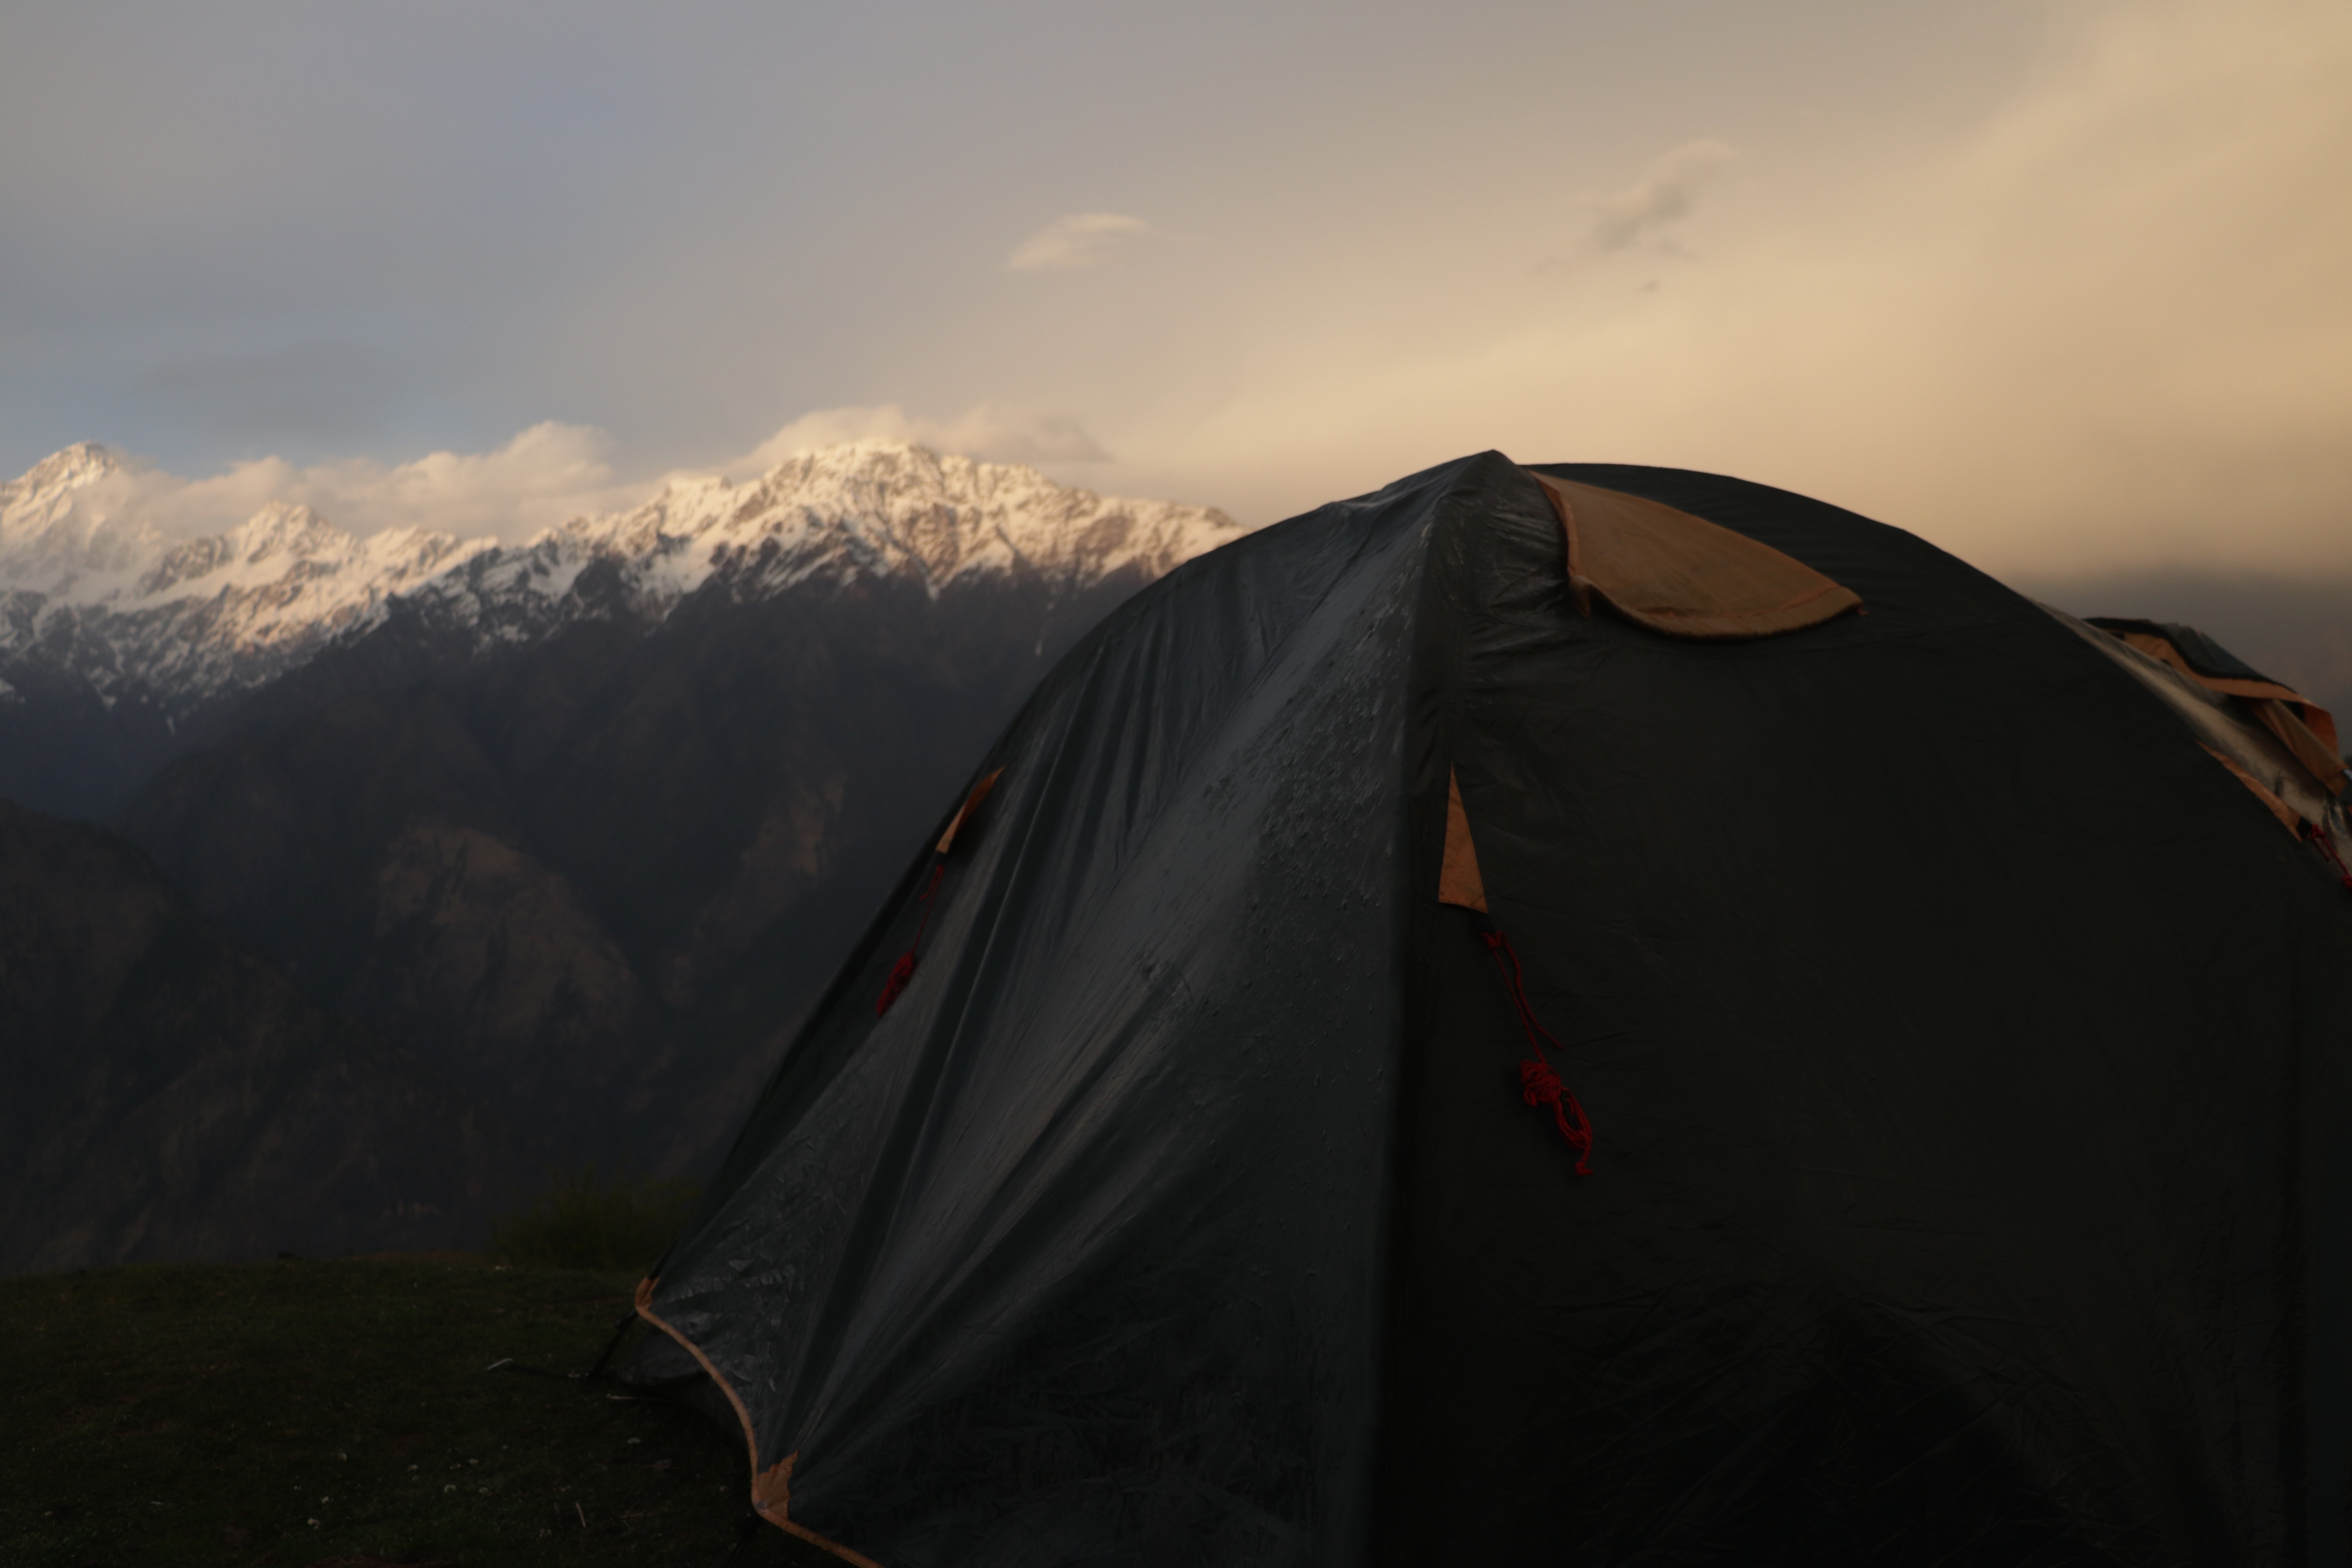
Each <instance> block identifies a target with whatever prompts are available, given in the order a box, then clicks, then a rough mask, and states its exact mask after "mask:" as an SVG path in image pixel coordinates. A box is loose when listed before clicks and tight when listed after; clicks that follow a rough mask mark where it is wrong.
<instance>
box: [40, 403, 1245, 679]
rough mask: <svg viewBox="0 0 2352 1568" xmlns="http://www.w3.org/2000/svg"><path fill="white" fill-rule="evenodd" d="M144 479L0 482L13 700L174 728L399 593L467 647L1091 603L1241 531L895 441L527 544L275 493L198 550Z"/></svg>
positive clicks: (100, 465) (100, 464)
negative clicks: (707, 603)
mask: <svg viewBox="0 0 2352 1568" xmlns="http://www.w3.org/2000/svg"><path fill="white" fill-rule="evenodd" d="M139 477H140V476H139V474H138V471H137V470H136V469H134V468H131V466H130V465H129V464H127V463H126V462H125V461H124V460H123V459H122V458H119V457H118V456H116V455H115V454H113V453H111V452H110V451H109V450H107V449H106V448H105V447H99V446H96V445H91V444H85V445H82V446H78V447H68V448H67V449H66V450H64V451H61V452H58V453H57V454H55V455H54V456H52V457H50V458H46V459H44V460H43V461H42V462H40V463H39V464H37V465H36V466H35V467H34V468H32V469H31V470H30V471H29V472H27V473H26V474H25V475H24V476H23V477H22V478H21V479H16V480H13V481H11V482H9V483H7V484H5V485H0V705H5V704H6V703H8V702H10V701H11V700H22V699H21V697H20V696H19V694H18V692H17V690H16V685H20V684H22V683H23V681H24V679H25V673H26V671H27V670H28V669H37V670H40V671H44V672H46V673H47V674H48V675H49V676H51V677H56V676H60V675H62V676H67V677H68V678H75V679H78V681H79V682H87V684H88V687H89V689H90V690H91V691H92V692H93V693H94V694H95V695H96V696H97V698H98V699H99V700H100V701H101V702H103V703H105V704H106V705H107V706H109V707H111V706H113V705H114V704H115V703H116V702H117V701H121V700H132V701H136V702H138V703H140V704H142V705H143V706H145V707H147V708H150V709H152V710H154V711H156V712H157V713H158V714H159V715H160V716H162V717H163V718H164V719H165V720H166V721H169V720H170V719H172V718H173V716H175V715H182V714H184V713H186V712H188V711H190V710H194V709H196V708H200V707H203V706H205V704H207V703H209V702H211V701H213V700H216V699H219V698H221V697H224V696H227V695H231V694H234V693H235V692H236V691H239V690H242V689H249V688H252V687H255V686H257V685H260V684H262V683H264V682H267V681H268V680H271V679H275V678H277V677H278V676H280V675H283V674H285V673H286V672H288V671H289V670H290V669H292V668H296V667H298V666H299V665H301V664H303V663H305V662H307V661H308V660H309V659H310V658H313V657H315V656H316V655H317V654H319V653H320V652H321V651H323V650H324V649H325V648H327V647H331V646H334V645H335V644H337V643H339V642H343V641H347V640H350V639H352V638H354V637H360V636H362V635H364V634H365V633H366V632H368V631H369V630H371V629H372V628H373V627H374V626H378V625H380V624H382V623H383V620H384V619H385V617H386V616H387V615H388V614H389V613H390V611H391V608H392V606H394V605H395V604H396V603H402V602H405V603H406V604H407V605H410V606H412V607H413V608H414V609H415V611H416V612H417V613H418V614H419V615H420V616H422V617H423V618H424V620H425V622H426V623H427V624H428V625H432V626H436V627H438V628H442V629H446V630H449V631H454V632H457V633H460V634H462V635H464V636H466V637H467V638H468V639H469V640H471V641H473V642H474V643H475V644H476V645H477V646H483V645H488V644H491V643H507V644H511V643H515V642H521V641H530V640H535V639H536V638H538V637H542V636H545V635H547V634H548V633H549V632H551V631H552V630H554V629H556V628H558V627H560V626H563V625H566V624H568V623H570V622H572V621H574V620H577V619H581V618H583V617H589V616H616V615H617V616H627V617H630V618H632V619H635V620H637V621H639V622H643V623H657V622H659V621H660V620H661V619H662V618H664V617H666V616H667V615H668V614H669V613H670V611H671V610H673V609H674V608H676V606H677V605H678V604H679V603H680V602H681V601H682V600H684V599H685V598H686V597H688V595H692V594H694V593H695V592H697V591H698V590H699V589H701V588H703V587H704V586H705V585H706V584H719V585H720V586H721V590H722V591H723V592H725V593H726V594H728V595H730V597H732V598H734V599H737V600H745V599H756V598H760V597H764V596H766V595H771V594H773V593H777V592H780V591H782V589H785V588H788V587H792V586H793V585H795V584H805V583H810V582H812V581H813V580H814V581H827V580H830V581H839V582H848V581H850V580H853V579H855V578H857V577H859V576H875V577H897V578H901V579H906V580H909V581H912V582H915V583H918V584H921V585H922V586H923V588H924V589H925V590H926V591H927V592H928V593H929V595H931V596H932V597H934V598H936V597H937V596H938V595H940V593H941V592H942V591H944V590H946V589H948V588H950V587H951V586H953V585H954V584H958V583H959V582H961V581H965V580H971V579H974V578H978V577H986V576H1013V575H1019V576H1034V578H1036V579H1039V580H1042V581H1043V582H1044V583H1045V584H1048V585H1049V586H1051V587H1052V588H1054V589H1055V590H1056V591H1058V592H1063V593H1070V592H1080V591H1083V590H1085V589H1087V588H1088V587H1091V586H1093V585H1095V584H1099V583H1101V582H1103V581H1104V580H1105V579H1107V578H1109V577H1111V576H1113V575H1115V574H1120V573H1122V572H1129V573H1132V574H1134V575H1135V576H1136V577H1137V578H1138V580H1139V581H1148V580H1150V578H1153V577H1157V576H1159V575H1160V574H1162V573H1165V572H1166V571H1168V570H1169V569H1170V568H1171V567H1173V566H1175V565H1176V564H1177V563H1180V562H1181V561H1183V560H1185V559H1187V558H1189V557H1190V556H1192V555H1195V554H1198V553H1200V552H1202V551H1204V550H1209V549H1213V548H1214V547H1215V546H1216V545H1218V544H1221V543H1223V542H1225V541H1227V540H1229V539H1232V538H1234V537H1235V536H1237V535H1238V533H1239V532H1240V531H1241V530H1240V528H1239V526H1238V525H1237V524H1235V523H1234V521H1232V520H1231V519H1229V518H1227V517H1225V516H1224V515H1223V514H1222V513H1220V512H1217V511H1214V510H1210V509H1206V508H1202V507H1193V506H1181V505H1176V504H1172V503H1169V502H1162V501H1140V500H1119V499H1117V498H1110V497H1104V496H1098V495H1096V494H1095V493H1093V492H1092V491H1089V490H1082V489H1070V488H1067V487H1065V486H1062V485H1058V484H1055V482H1054V481H1052V480H1051V479H1046V478H1045V476H1044V475H1043V474H1040V473H1038V472H1037V471H1036V470H1034V469H1033V468H1019V467H1011V466H1004V465H998V464H992V463H981V462H974V461H972V460H971V459H969V458H955V457H944V456H941V455H940V454H939V453H936V452H932V451H930V450H929V449H927V448H924V447H916V446H911V445H908V444H905V443H898V442H859V443H854V444H851V445H846V446H841V447H830V448H827V449H824V450H823V451H817V452H812V453H808V454H804V455H803V456H799V457H795V458H791V459H789V460H787V461H786V462H784V463H782V464H781V465H779V466H778V467H776V468H773V469H772V470H770V471H769V472H768V473H767V474H765V475H763V476H761V478H759V479H755V480H751V481H749V482H745V483H730V481H728V480H726V479H718V478H692V479H673V480H672V481H670V482H669V483H668V484H667V486H666V487H665V488H664V489H662V491H661V493H660V494H658V495H656V497H654V499H652V500H648V501H646V503H645V504H644V505H642V506H639V507H637V508H635V509H634V510H628V511H623V512H616V513H611V514H607V515H604V516H596V517H583V518H579V519H575V520H574V521H571V522H568V523H565V524H563V525H562V526H561V527H558V528H554V529H550V530H548V531H544V532H542V533H541V534H540V535H539V536H538V537H537V538H535V539H533V540H531V541H530V542H529V543H526V544H522V545H517V546H506V545H501V544H499V542H497V541H495V540H490V539H473V540H461V539H458V538H457V537H455V536H454V535H451V534H446V533H437V532H433V531H427V530H424V529H414V528H411V529H397V530H391V531H385V532H382V533H377V534H374V535H372V536H370V537H367V538H361V537H359V536H357V535H355V534H352V533H351V532H350V531H346V530H344V529H341V528H339V527H337V526H335V524H334V523H333V522H332V521H330V520H328V519H326V518H322V517H320V516H319V515H318V514H317V513H316V512H314V511H312V510H310V509H309V508H307V507H301V506H290V505H286V504H284V503H275V504H273V505H271V506H269V507H268V508H266V509H264V510H262V511H260V512H258V513H257V514H256V515H255V516H253V517H252V518H250V519H249V520H247V521H246V522H244V523H242V524H240V525H238V526H237V527H236V528H234V529H231V530H229V531H226V532H225V533H219V534H211V535H203V536H187V535H183V534H178V533H175V532H173V531H172V530H170V529H169V528H168V527H167V526H164V525H161V524H159V523H157V522H155V521H152V520H151V519H150V518H149V516H148V515H147V513H146V510H145V509H144V508H143V507H142V504H141V501H142V490H141V488H140V485H139V483H138V480H139ZM583 578H586V579H588V581H586V582H583ZM591 587H593V592H585V591H583V589H587V588H591ZM12 676H13V677H15V678H16V684H10V678H11V677H12Z"/></svg>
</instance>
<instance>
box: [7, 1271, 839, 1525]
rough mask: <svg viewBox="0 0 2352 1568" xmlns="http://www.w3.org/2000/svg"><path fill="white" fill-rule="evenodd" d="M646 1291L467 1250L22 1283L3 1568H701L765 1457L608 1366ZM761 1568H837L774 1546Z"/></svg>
mask: <svg viewBox="0 0 2352 1568" xmlns="http://www.w3.org/2000/svg"><path fill="white" fill-rule="evenodd" d="M635 1283H636V1280H635V1276H634V1275H633V1274H626V1273H615V1272H610V1271H593V1270H583V1269H564V1268H499V1267H494V1266H492V1265H491V1264H489V1263H488V1262H487V1261H485V1260H483V1259H480V1258H466V1257H460V1256H456V1255H451V1256H446V1257H438V1256H425V1257H412V1258H350V1259H343V1260H339V1261H333V1262H295V1261H289V1262H280V1263H261V1264H236V1265H217V1266H215V1265H182V1266H170V1267H152V1268H113V1269H100V1270H94V1271H90V1272H85V1273H79V1274H60V1275H47V1276H35V1277H31V1278H26V1279H5V1280H0V1316H5V1321H7V1322H8V1323H9V1324H10V1325H11V1330H12V1336H11V1337H12V1338H13V1339H14V1340H15V1342H16V1343H15V1347H14V1351H13V1353H12V1354H10V1355H9V1356H8V1357H7V1358H6V1360H5V1365H0V1454H5V1456H6V1459H5V1465H0V1562H5V1563H10V1564H26V1565H30V1564H74V1565H79V1564H84V1563H102V1564H108V1565H110V1568H111V1565H113V1564H139V1563H170V1564H182V1563H191V1564H193V1563H236V1564H257V1563H271V1564H291V1565H296V1568H363V1565H373V1564H393V1563H400V1564H410V1565H415V1568H425V1565H426V1564H448V1565H451V1568H456V1565H457V1564H467V1563H695V1564H700V1565H705V1568H718V1565H719V1564H720V1563H725V1562H726V1561H727V1560H728V1557H729V1554H730V1552H732V1551H733V1550H734V1549H735V1547H736V1544H737V1542H738V1540H739V1534H738V1529H737V1526H738V1524H739V1522H740V1521H741V1520H742V1519H743V1518H744V1517H745V1513H746V1502H745V1487H746V1477H745V1473H744V1468H743V1461H742V1458H741V1456H740V1448H739V1447H737V1446H736V1445H735V1444H733V1443H731V1442H730V1441H729V1440H728V1438H727V1437H726V1436H724V1435H722V1434H721V1433H719V1431H718V1430H717V1429H716V1428H714V1427H712V1426H709V1425H708V1424H707V1423H705V1422H704V1421H703V1420H702V1418H701V1417H699V1416H697V1415H692V1414H690V1413H688V1411H685V1410H683V1409H681V1408H678V1407H677V1406H674V1405H668V1404H665V1403H659V1402H651V1401H645V1400H635V1399H620V1398H614V1394H616V1393H618V1392H620V1391H618V1390H616V1389H615V1388H614V1386H613V1385H612V1384H606V1383H588V1382H585V1381H583V1380H580V1379H577V1378H568V1377H564V1376H561V1375H554V1376H534V1375H528V1374H523V1373H518V1372H516V1371H515V1370H513V1369H512V1368H506V1369H501V1370H499V1371H496V1372H491V1371H486V1370H485V1369H486V1368H488V1366H489V1365H490V1364H491V1363H493V1362H497V1361H500V1360H502V1359H505V1358H508V1357H511V1358H513V1359H514V1360H515V1361H516V1362H518V1363H521V1364H522V1365H524V1366H528V1367H537V1368H542V1369H548V1370H550V1371H552V1372H556V1373H566V1372H579V1371H583V1370H585V1369H586V1368H587V1367H588V1365H589V1364H590V1363H592V1362H593V1360H594V1359H595V1357H596V1354H597V1352H599V1351H600V1350H602V1349H603V1348H604V1342H605V1339H606V1337H607V1335H608V1334H609V1333H610V1332H611V1331H612V1328H613V1325H614V1321H615V1320H617V1319H618V1318H620V1317H621V1316H622V1315H623V1314H624V1313H625V1312H626V1310H628V1302H629V1293H630V1291H631V1290H632V1289H633V1288H634V1287H635ZM737 1562H738V1563H740V1564H743V1565H745V1568H748V1565H750V1564H753V1563H761V1564H778V1563H795V1564H801V1565H802V1568H817V1565H820V1564H822V1565H825V1568H839V1564H838V1563H837V1561H836V1560H835V1559H834V1558H832V1557H830V1556H828V1555H826V1554H824V1553H823V1552H817V1551H816V1550H815V1549H814V1548H812V1547H809V1546H806V1545H804V1544H803V1543H802V1542H797V1541H794V1540H793V1539H792V1538H791V1537H789V1536H786V1535H784V1534H783V1533H782V1531H777V1530H774V1529H772V1528H770V1527H767V1526H764V1525H763V1526H761V1527H760V1529H759V1531H757V1533H756V1534H754V1535H753V1536H752V1537H751V1541H750V1543H749V1544H748V1545H747V1546H746V1547H745V1548H744V1550H743V1552H742V1553H741V1555H740V1558H738V1559H737Z"/></svg>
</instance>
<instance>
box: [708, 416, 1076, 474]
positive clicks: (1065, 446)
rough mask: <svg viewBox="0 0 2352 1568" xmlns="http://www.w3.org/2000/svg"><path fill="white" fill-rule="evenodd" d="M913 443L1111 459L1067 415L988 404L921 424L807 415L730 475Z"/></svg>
mask: <svg viewBox="0 0 2352 1568" xmlns="http://www.w3.org/2000/svg"><path fill="white" fill-rule="evenodd" d="M874 440H879V441H913V442H916V443H918V444H919V445H921V446H925V447H931V448H932V449H933V450H935V451H940V452H952V453H955V454H956V455H958V456H960V457H966V458H990V459H992V460H994V461H997V462H1003V463H1103V462H1108V461H1109V460H1110V454H1109V453H1108V452H1106V451H1104V450H1103V449H1102V447H1100V446H1099V445H1097V442H1096V441H1095V438H1094V437H1092V436H1089V435H1087V432H1086V430H1085V428H1084V427H1083V426H1080V425H1079V424H1078V422H1077V421H1076V419H1073V418H1071V417H1070V416H1068V415H1066V414H1049V413H1045V412H1044V411H1042V410H1038V409H1028V408H1020V407H1015V406H1012V405H1006V404H1000V403H982V404H981V405H978V406H977V407H974V408H971V409H970V410H968V411H967V412H965V413H963V414H960V415H958V416H956V417H954V418H952V419H919V418H914V417H911V416H908V413H907V411H906V410H905V409H903V408H901V407H899V406H898V405H897V404H895V403H887V404H883V405H878V406H877V407H872V408H824V409H819V410H817V411H816V412H815V413H813V414H803V415H802V416H800V417H799V418H798V419H795V420H793V422H792V423H791V424H789V425H787V426H784V427H783V428H782V429H781V430H779V431H777V432H776V433H775V434H774V435H773V436H772V437H769V438H768V439H767V440H765V441H762V442H761V443H760V445H759V446H757V447H753V448H752V449H751V452H749V453H748V454H746V455H745V456H744V457H743V458H740V459H738V460H737V461H735V462H732V463H729V464H727V465H726V466H725V471H726V472H728V473H730V474H739V475H749V474H754V473H762V472H765V471H766V470H767V469H769V468H773V467H774V466H775V465H776V464H778V463H780V462H782V461H783V460H784V459H785V458H789V457H791V456H793V454H794V453H796V452H808V451H814V450H815V449H816V448H817V447H831V446H835V445H838V444H839V443H841V442H844V441H874Z"/></svg>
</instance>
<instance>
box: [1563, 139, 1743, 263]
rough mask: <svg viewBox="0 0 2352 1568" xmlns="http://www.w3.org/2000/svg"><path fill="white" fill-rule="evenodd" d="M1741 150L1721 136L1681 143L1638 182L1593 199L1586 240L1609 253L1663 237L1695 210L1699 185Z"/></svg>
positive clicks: (1604, 252)
mask: <svg viewBox="0 0 2352 1568" xmlns="http://www.w3.org/2000/svg"><path fill="white" fill-rule="evenodd" d="M1738 156H1739V153H1738V149H1736V148H1732V147H1728V146H1726V145H1725V144H1724V143H1723V142H1691V143H1690V144H1689V145H1688V146H1685V147H1677V148H1675V150H1674V151H1673V152H1671V153H1667V154H1666V155H1665V156H1664V157H1663V158H1660V159H1659V160H1657V162H1655V163H1652V164H1651V165H1650V169H1649V173H1647V174H1644V175H1643V177H1642V178H1641V180H1640V181H1638V182H1637V183H1636V184H1632V185H1629V186H1628V187H1626V188H1625V189H1624V190H1622V191H1619V192H1618V193H1617V194H1616V195H1613V196H1601V197H1598V198H1596V199H1594V200H1593V201H1592V202H1591V203H1590V204H1588V205H1591V208H1592V212H1593V218H1592V227H1591V229H1590V230H1589V231H1587V233H1586V235H1585V244H1586V246H1587V247H1589V248H1591V249H1592V250H1595V251H1598V252H1601V254H1603V255H1606V254H1608V253H1609V252H1611V251H1617V250H1623V249H1625V248H1626V247H1629V246H1633V245H1635V244H1638V243H1640V242H1641V241H1643V240H1655V239H1658V238H1660V237H1662V236H1663V235H1664V231H1665V230H1666V229H1667V228H1668V227H1670V226H1673V225H1675V224H1676V223H1679V222H1681V221H1682V220H1683V219H1684V218H1685V217H1687V216H1690V210H1691V204H1692V203H1693V202H1694V201H1695V200H1696V198H1697V195H1698V188H1699V187H1700V186H1701V185H1703V184H1706V181H1707V179H1708V178H1709V177H1710V176H1711V175H1713V174H1715V172H1716V171H1717V169H1720V168H1722V167H1723V166H1724V165H1725V164H1726V163H1730V162H1731V161H1732V160H1733V159H1734V158H1737V157H1738Z"/></svg>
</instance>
